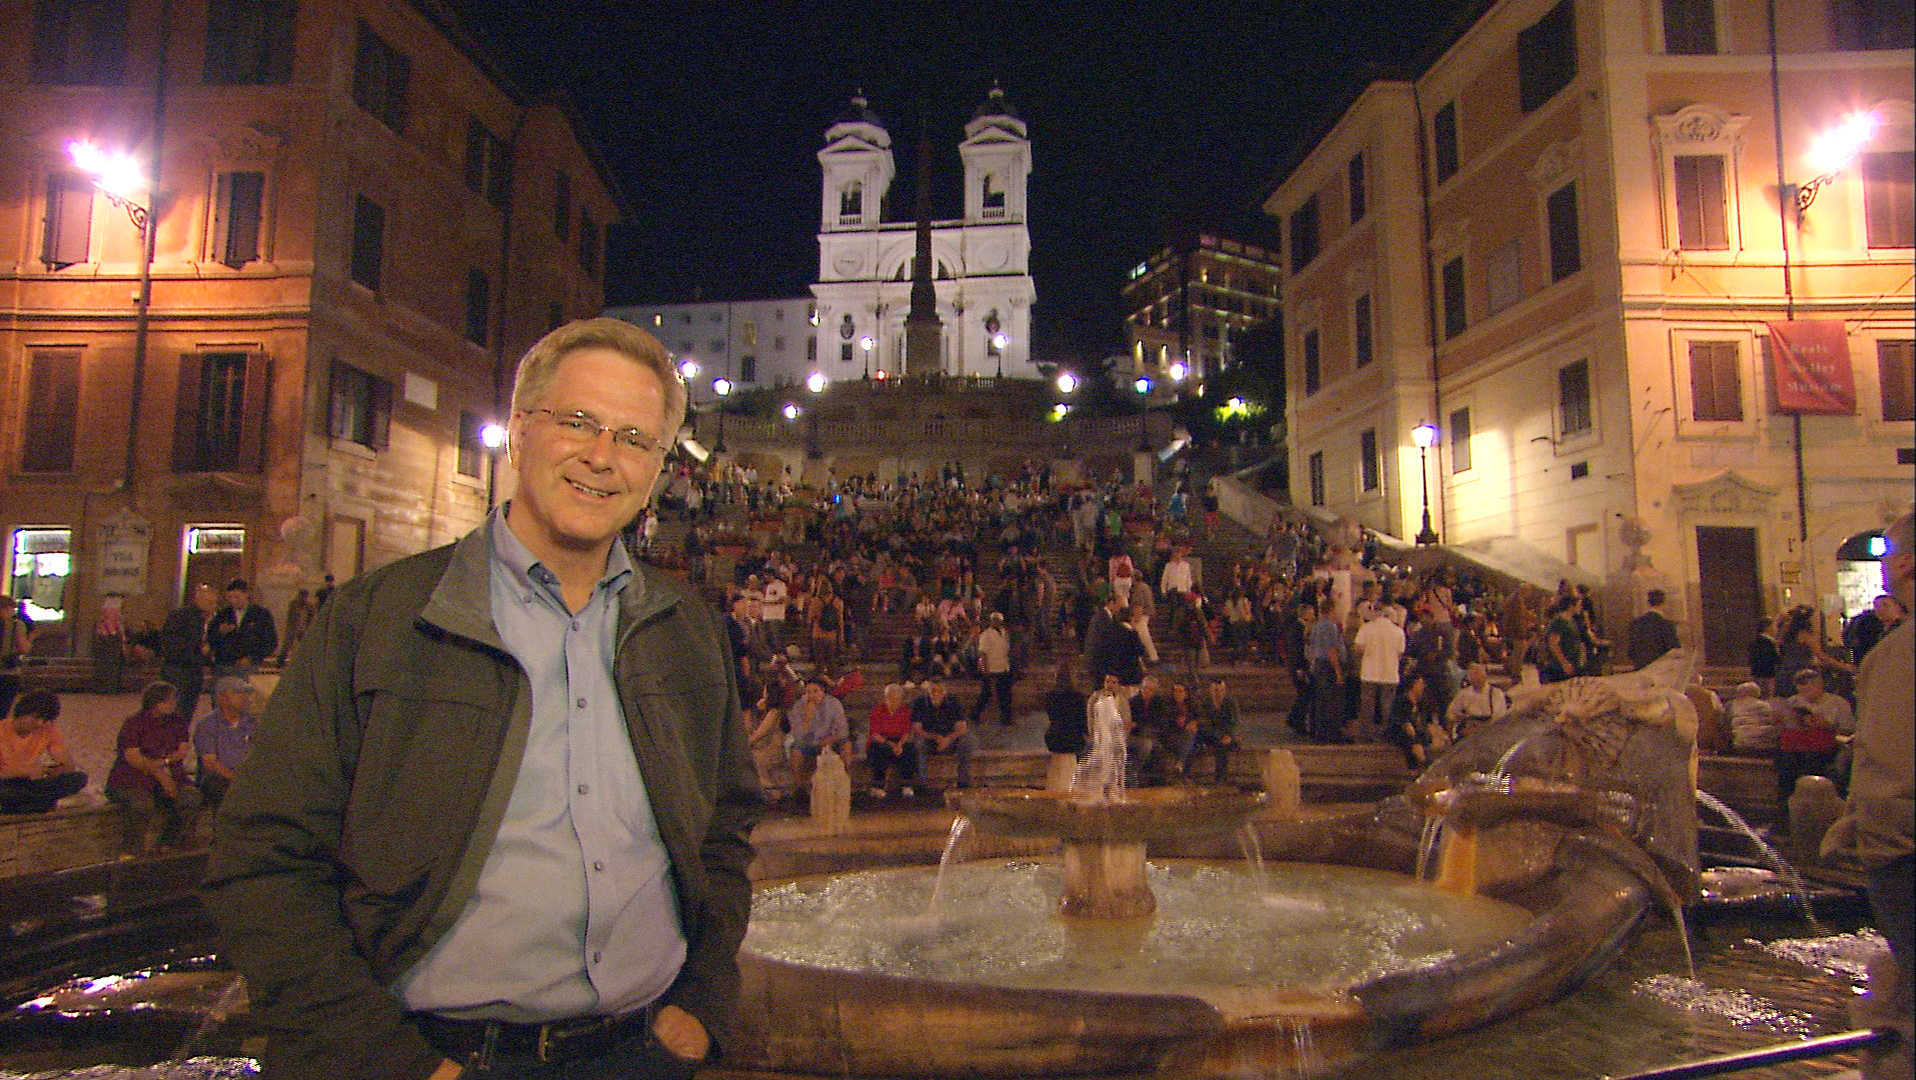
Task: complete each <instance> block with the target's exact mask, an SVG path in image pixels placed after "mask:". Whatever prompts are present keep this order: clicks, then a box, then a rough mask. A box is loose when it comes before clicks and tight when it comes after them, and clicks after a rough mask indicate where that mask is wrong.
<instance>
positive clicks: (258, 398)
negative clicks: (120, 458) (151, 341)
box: [173, 352, 270, 472]
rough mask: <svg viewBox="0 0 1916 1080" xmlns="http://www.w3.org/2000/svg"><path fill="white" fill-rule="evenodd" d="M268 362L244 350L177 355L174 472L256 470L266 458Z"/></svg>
mask: <svg viewBox="0 0 1916 1080" xmlns="http://www.w3.org/2000/svg"><path fill="white" fill-rule="evenodd" d="M269 367H270V365H269V362H268V360H267V358H266V357H265V356H263V355H260V354H257V353H243V352H209V353H186V354H185V355H183V356H181V357H180V379H179V396H178V398H176V399H175V402H174V407H173V471H174V472H258V471H259V469H260V468H261V466H262V465H263V464H264V462H265V445H266V441H265V429H266V391H267V383H268V376H269V374H270V372H269Z"/></svg>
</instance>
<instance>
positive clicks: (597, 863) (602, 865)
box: [592, 859, 605, 870]
mask: <svg viewBox="0 0 1916 1080" xmlns="http://www.w3.org/2000/svg"><path fill="white" fill-rule="evenodd" d="M592 869H594V870H603V869H605V863H603V862H601V861H599V860H597V859H594V860H593V862H592Z"/></svg>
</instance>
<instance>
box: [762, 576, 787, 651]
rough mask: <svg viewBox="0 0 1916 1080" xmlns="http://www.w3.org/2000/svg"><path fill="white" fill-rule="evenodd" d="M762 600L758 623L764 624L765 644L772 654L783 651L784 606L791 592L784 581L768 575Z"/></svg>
mask: <svg viewBox="0 0 1916 1080" xmlns="http://www.w3.org/2000/svg"><path fill="white" fill-rule="evenodd" d="M763 597H764V598H763V600H762V601H761V602H760V608H759V621H761V622H763V623H764V624H765V642H766V644H767V645H770V646H771V648H772V651H773V652H784V651H785V606H786V602H787V601H788V600H790V599H791V591H790V590H789V589H788V588H787V587H786V585H785V579H784V578H781V577H779V576H778V575H777V574H776V573H773V574H768V575H767V580H766V582H765V591H764V594H763Z"/></svg>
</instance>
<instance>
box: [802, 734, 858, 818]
mask: <svg viewBox="0 0 1916 1080" xmlns="http://www.w3.org/2000/svg"><path fill="white" fill-rule="evenodd" d="M851 817H852V778H851V777H850V776H849V775H847V774H846V772H845V759H843V758H841V757H839V756H838V753H837V751H834V750H825V751H822V752H821V753H820V754H819V755H818V767H817V768H816V769H813V770H812V826H813V828H815V829H817V830H818V831H819V832H822V833H828V834H832V835H836V834H838V833H842V832H844V831H845V827H846V825H847V824H849V823H850V821H851Z"/></svg>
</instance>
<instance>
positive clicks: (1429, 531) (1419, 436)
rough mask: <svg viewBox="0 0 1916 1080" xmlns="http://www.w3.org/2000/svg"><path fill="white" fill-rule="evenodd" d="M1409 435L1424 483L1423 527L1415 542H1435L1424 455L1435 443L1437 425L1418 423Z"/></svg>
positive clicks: (1435, 531)
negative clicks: (1415, 451)
mask: <svg viewBox="0 0 1916 1080" xmlns="http://www.w3.org/2000/svg"><path fill="white" fill-rule="evenodd" d="M1410 437H1411V441H1413V442H1415V443H1416V444H1417V475H1418V477H1419V478H1420V479H1421V480H1422V481H1423V485H1424V527H1423V528H1421V529H1419V530H1417V542H1418V543H1420V544H1434V543H1436V542H1437V530H1435V529H1433V528H1431V527H1430V469H1429V468H1428V467H1427V466H1426V465H1425V462H1424V455H1426V454H1428V453H1429V452H1430V448H1431V447H1433V446H1435V445H1437V425H1436V424H1431V423H1423V424H1418V425H1417V426H1416V427H1414V428H1411V429H1410Z"/></svg>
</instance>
